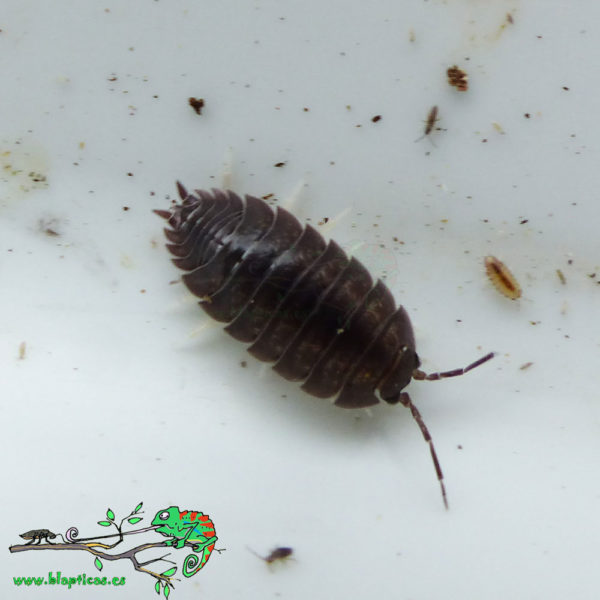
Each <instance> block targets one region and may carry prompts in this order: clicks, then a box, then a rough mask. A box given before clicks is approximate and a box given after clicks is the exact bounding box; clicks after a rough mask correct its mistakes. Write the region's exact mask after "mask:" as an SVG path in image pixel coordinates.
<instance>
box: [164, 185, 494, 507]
mask: <svg viewBox="0 0 600 600" xmlns="http://www.w3.org/2000/svg"><path fill="white" fill-rule="evenodd" d="M177 187H178V191H179V195H180V196H181V202H180V203H179V204H176V205H174V206H172V207H171V209H170V210H156V211H155V212H156V213H157V214H158V215H159V216H161V217H163V218H164V219H166V220H167V222H168V224H169V226H170V228H166V229H165V235H166V237H167V239H168V240H169V242H170V243H168V244H167V248H168V249H169V251H170V252H171V254H173V256H174V258H173V262H174V264H175V265H176V266H177V267H179V268H180V269H183V270H185V271H187V273H186V274H185V275H183V281H184V283H185V284H186V286H187V287H188V289H189V290H190V292H192V294H194V295H195V296H197V297H198V298H200V299H201V300H200V305H201V306H202V308H203V309H204V311H205V312H206V313H208V314H209V315H210V316H211V317H212V318H214V319H216V320H217V321H221V322H224V323H227V326H226V327H225V331H227V332H228V333H229V334H230V335H231V336H233V337H234V338H236V339H237V340H240V341H242V342H245V343H248V344H251V345H250V347H249V348H248V351H249V352H250V354H252V355H254V356H255V357H256V358H258V359H260V360H262V361H266V362H274V363H275V364H274V366H273V369H274V370H275V371H276V372H277V373H279V374H280V375H281V376H282V377H284V378H286V379H288V380H291V381H301V382H303V383H302V389H303V390H304V391H306V392H307V393H309V394H312V395H313V396H317V397H319V398H330V397H332V396H334V397H335V404H336V406H340V407H343V408H361V407H367V406H372V405H374V404H377V403H378V402H379V401H380V400H382V401H384V402H387V403H389V404H397V403H400V404H402V405H403V406H406V407H407V408H409V409H410V411H411V414H412V416H413V418H414V419H415V421H416V423H417V424H418V426H419V428H420V430H421V433H422V435H423V437H424V438H425V441H426V442H427V443H428V444H429V449H430V452H431V457H432V460H433V464H434V467H435V471H436V474H437V478H438V480H439V483H440V487H441V492H442V497H443V500H444V504H445V506H446V507H448V504H447V499H446V490H445V487H444V482H443V475H442V470H441V468H440V465H439V461H438V458H437V455H436V452H435V448H434V446H433V442H432V439H431V435H430V434H429V431H428V429H427V427H426V425H425V423H424V421H423V418H422V417H421V414H420V412H419V411H418V409H417V407H416V406H415V405H414V404H413V403H412V401H411V399H410V396H409V395H408V393H406V392H402V390H403V388H405V387H406V386H407V385H408V384H409V382H410V381H411V379H417V380H424V379H427V380H437V379H443V378H445V377H455V376H458V375H463V374H464V373H466V372H467V371H470V370H471V369H474V368H475V367H478V366H479V365H481V364H483V363H485V362H486V361H488V360H490V359H491V358H492V357H493V355H494V354H493V353H489V354H486V355H485V356H483V357H482V358H480V359H479V360H477V361H475V362H473V363H471V364H470V365H468V366H467V367H465V368H461V369H454V370H452V371H447V372H442V373H432V374H426V373H424V372H423V371H421V370H419V366H420V361H419V357H418V356H417V353H416V350H415V339H414V335H413V330H412V325H411V322H410V319H409V317H408V314H407V312H406V311H405V310H404V308H403V307H402V306H399V307H396V304H395V302H394V298H393V296H392V294H391V292H390V291H389V289H388V288H387V286H386V285H385V284H384V283H383V282H382V281H380V280H378V281H376V282H374V281H373V279H372V277H371V275H370V274H369V272H368V271H367V269H366V268H365V267H364V266H363V265H362V264H361V263H360V262H359V261H358V260H357V259H356V258H354V257H352V258H348V256H347V255H346V253H345V252H344V251H343V250H342V249H341V248H340V246H338V244H336V243H335V242H334V241H333V240H331V241H329V242H325V240H324V239H323V237H322V236H321V235H320V234H319V233H318V232H317V231H316V230H315V229H314V228H313V227H311V226H310V225H306V226H304V227H303V226H302V225H301V224H300V222H299V221H298V220H297V219H296V218H295V217H294V216H293V215H292V214H291V213H290V212H288V211H287V210H284V209H282V208H280V207H278V208H277V209H276V210H275V211H273V210H272V209H271V208H270V207H269V205H268V204H267V203H266V202H264V201H263V200H260V199H258V198H255V197H253V196H248V195H247V196H245V199H244V200H242V199H241V198H240V197H239V196H238V195H237V194H234V193H233V192H231V191H220V190H212V193H211V192H207V191H202V190H196V191H195V192H194V193H193V194H188V192H187V191H186V189H185V188H184V187H183V185H181V184H180V183H179V182H178V183H177Z"/></svg>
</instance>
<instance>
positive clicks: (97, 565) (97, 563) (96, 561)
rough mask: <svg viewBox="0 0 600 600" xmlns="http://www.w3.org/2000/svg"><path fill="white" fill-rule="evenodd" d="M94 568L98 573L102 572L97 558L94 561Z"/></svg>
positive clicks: (100, 563)
mask: <svg viewBox="0 0 600 600" xmlns="http://www.w3.org/2000/svg"><path fill="white" fill-rule="evenodd" d="M94 566H95V567H96V569H98V571H102V567H103V565H102V561H101V560H100V559H99V558H98V557H97V556H96V558H95V559H94Z"/></svg>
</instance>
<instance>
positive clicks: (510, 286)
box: [484, 256, 521, 300]
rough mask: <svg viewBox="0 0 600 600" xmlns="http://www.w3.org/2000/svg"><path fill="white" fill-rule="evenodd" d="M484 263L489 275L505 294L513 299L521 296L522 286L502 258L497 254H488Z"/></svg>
mask: <svg viewBox="0 0 600 600" xmlns="http://www.w3.org/2000/svg"><path fill="white" fill-rule="evenodd" d="M484 263H485V271H486V273H487V276H488V277H489V278H490V281H491V282H492V283H493V284H494V286H495V288H496V289H497V290H498V291H499V292H500V293H501V294H502V295H503V296H506V297H507V298H510V299H511V300H516V299H517V298H520V297H521V286H520V285H519V284H518V282H517V280H516V279H515V276H514V275H513V274H512V273H511V272H510V271H509V269H508V267H507V266H506V265H505V264H504V263H503V262H502V261H501V260H499V259H497V258H496V257H495V256H486V257H485V260H484Z"/></svg>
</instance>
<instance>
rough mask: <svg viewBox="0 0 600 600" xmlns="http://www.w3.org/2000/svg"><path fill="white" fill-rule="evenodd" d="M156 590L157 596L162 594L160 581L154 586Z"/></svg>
mask: <svg viewBox="0 0 600 600" xmlns="http://www.w3.org/2000/svg"><path fill="white" fill-rule="evenodd" d="M154 589H155V590H156V593H157V594H160V581H157V582H156V585H155V586H154Z"/></svg>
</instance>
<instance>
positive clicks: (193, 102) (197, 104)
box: [188, 97, 204, 115]
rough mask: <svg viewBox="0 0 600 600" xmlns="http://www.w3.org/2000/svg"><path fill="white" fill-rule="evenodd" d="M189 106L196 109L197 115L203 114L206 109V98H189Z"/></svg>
mask: <svg viewBox="0 0 600 600" xmlns="http://www.w3.org/2000/svg"><path fill="white" fill-rule="evenodd" d="M188 104H189V105H190V106H191V107H192V108H193V109H194V111H195V113H196V114H197V115H201V114H202V109H203V108H204V98H194V97H192V98H188Z"/></svg>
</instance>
